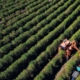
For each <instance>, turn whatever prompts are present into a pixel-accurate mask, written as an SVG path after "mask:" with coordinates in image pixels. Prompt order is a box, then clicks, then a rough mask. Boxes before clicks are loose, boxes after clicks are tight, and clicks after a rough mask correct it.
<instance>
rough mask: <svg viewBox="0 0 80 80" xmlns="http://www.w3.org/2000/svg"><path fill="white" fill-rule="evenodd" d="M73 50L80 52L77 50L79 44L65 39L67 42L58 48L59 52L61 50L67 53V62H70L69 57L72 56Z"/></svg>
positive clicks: (64, 41)
mask: <svg viewBox="0 0 80 80" xmlns="http://www.w3.org/2000/svg"><path fill="white" fill-rule="evenodd" d="M73 49H76V50H77V51H79V52H80V50H79V49H78V48H77V43H76V41H75V40H73V41H69V40H67V39H65V40H63V42H62V43H61V44H60V46H59V47H58V52H59V51H60V50H64V51H65V56H66V60H68V59H69V57H70V56H71V51H72V50H73Z"/></svg>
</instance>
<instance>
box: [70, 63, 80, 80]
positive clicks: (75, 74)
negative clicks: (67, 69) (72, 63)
mask: <svg viewBox="0 0 80 80" xmlns="http://www.w3.org/2000/svg"><path fill="white" fill-rule="evenodd" d="M79 73H80V64H78V65H77V66H76V70H75V71H74V72H73V73H72V79H71V80H76V78H77V76H78V75H79Z"/></svg>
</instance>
